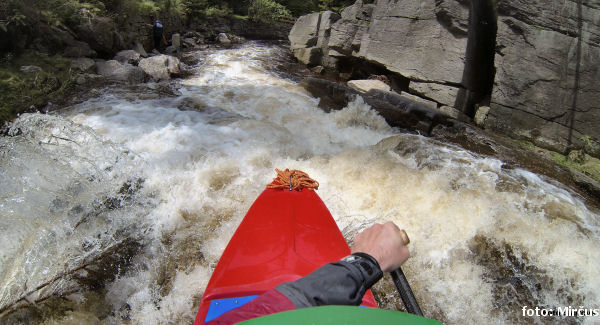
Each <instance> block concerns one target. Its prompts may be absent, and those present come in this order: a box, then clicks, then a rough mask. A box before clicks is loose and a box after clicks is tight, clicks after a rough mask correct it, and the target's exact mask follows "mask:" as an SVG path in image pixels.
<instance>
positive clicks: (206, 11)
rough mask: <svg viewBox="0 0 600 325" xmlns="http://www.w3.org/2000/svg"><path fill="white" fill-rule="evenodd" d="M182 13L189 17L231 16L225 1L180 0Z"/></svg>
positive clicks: (231, 12) (229, 8)
mask: <svg viewBox="0 0 600 325" xmlns="http://www.w3.org/2000/svg"><path fill="white" fill-rule="evenodd" d="M182 7H183V8H184V13H186V14H187V15H188V16H190V17H201V16H209V17H224V16H230V15H232V14H233V9H232V8H231V7H230V6H229V4H228V2H227V1H218V0H182Z"/></svg>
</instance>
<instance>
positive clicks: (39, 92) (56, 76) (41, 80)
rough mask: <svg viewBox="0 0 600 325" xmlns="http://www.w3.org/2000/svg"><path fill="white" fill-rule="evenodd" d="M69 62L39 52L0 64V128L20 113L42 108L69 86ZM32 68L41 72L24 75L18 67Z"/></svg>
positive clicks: (27, 53)
mask: <svg viewBox="0 0 600 325" xmlns="http://www.w3.org/2000/svg"><path fill="white" fill-rule="evenodd" d="M69 64H70V60H69V59H66V58H64V57H61V56H58V55H56V56H48V55H47V54H43V53H39V52H24V53H23V55H21V56H18V57H14V58H13V57H11V56H5V57H4V58H2V59H1V60H0V126H1V125H2V124H4V122H6V121H10V120H12V119H14V118H15V117H16V116H17V115H18V114H20V113H23V112H29V111H35V110H37V109H40V108H42V107H43V106H44V105H46V103H47V102H48V101H50V100H56V99H58V98H60V96H61V95H63V94H64V91H65V90H66V89H68V88H69V87H70V86H71V85H72V74H71V70H70V67H69ZM26 65H35V66H38V67H40V68H42V71H41V72H35V73H25V72H22V71H21V70H20V68H21V66H26Z"/></svg>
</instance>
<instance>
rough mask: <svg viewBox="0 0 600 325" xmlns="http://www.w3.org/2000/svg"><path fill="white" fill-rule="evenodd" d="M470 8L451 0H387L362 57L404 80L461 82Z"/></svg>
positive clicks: (366, 39)
mask: <svg viewBox="0 0 600 325" xmlns="http://www.w3.org/2000/svg"><path fill="white" fill-rule="evenodd" d="M468 16H469V8H468V7H467V6H465V5H463V4H461V3H460V2H457V1H451V0H437V1H436V0H424V1H411V0H381V1H378V2H377V6H376V7H375V9H374V11H373V16H372V18H371V24H370V26H369V31H368V33H365V34H364V36H363V38H362V40H361V44H360V51H359V52H358V56H360V57H363V58H365V59H366V60H370V61H376V62H378V63H381V64H383V65H385V66H386V67H387V68H388V69H389V70H391V71H394V72H397V73H399V74H401V75H403V76H404V77H407V78H410V79H414V80H421V81H437V82H443V83H448V82H450V83H456V84H458V83H460V82H461V79H462V75H463V68H464V58H465V50H466V47H467V26H468Z"/></svg>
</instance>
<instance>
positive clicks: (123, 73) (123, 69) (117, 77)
mask: <svg viewBox="0 0 600 325" xmlns="http://www.w3.org/2000/svg"><path fill="white" fill-rule="evenodd" d="M96 72H97V73H98V74H99V75H101V76H104V77H106V78H108V79H110V80H113V81H122V82H127V83H130V84H134V83H140V82H144V81H146V73H145V72H144V70H143V69H141V68H140V67H136V66H133V65H131V64H129V63H126V64H121V63H120V62H119V61H117V60H109V61H104V60H99V61H97V62H96Z"/></svg>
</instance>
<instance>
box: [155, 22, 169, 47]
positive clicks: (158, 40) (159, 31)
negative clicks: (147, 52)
mask: <svg viewBox="0 0 600 325" xmlns="http://www.w3.org/2000/svg"><path fill="white" fill-rule="evenodd" d="M152 37H153V38H154V48H155V49H156V50H158V51H159V52H160V51H161V50H162V45H163V43H165V44H166V43H167V42H166V40H165V36H164V34H163V25H162V24H161V23H160V21H158V19H156V20H155V21H154V24H153V25H152Z"/></svg>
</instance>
